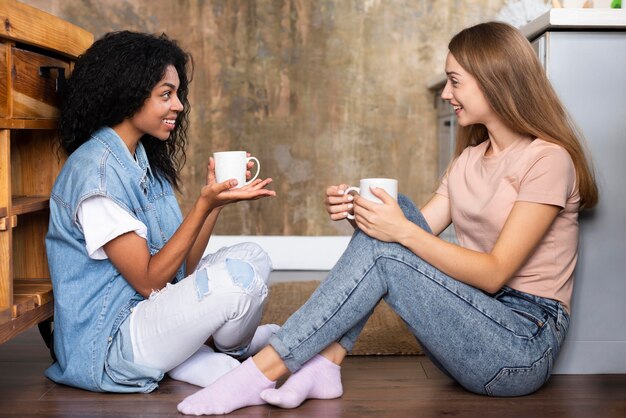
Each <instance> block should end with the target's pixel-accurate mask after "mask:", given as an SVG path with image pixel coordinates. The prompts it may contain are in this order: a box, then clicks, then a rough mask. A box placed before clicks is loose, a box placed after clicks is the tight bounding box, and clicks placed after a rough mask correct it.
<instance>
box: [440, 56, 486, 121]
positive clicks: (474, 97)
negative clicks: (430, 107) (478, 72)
mask: <svg viewBox="0 0 626 418" xmlns="http://www.w3.org/2000/svg"><path fill="white" fill-rule="evenodd" d="M446 75H447V82H446V85H445V87H444V89H443V91H442V92H441V98H442V99H443V100H447V101H449V102H450V104H451V105H452V106H453V107H454V113H455V114H456V117H457V121H458V123H459V125H461V126H468V125H473V124H477V123H480V124H483V125H487V124H488V123H489V121H490V120H491V119H492V118H493V117H494V112H493V110H492V109H491V106H490V105H489V102H487V99H486V98H485V95H484V94H483V92H482V90H481V89H480V86H479V85H478V82H477V80H476V79H475V78H474V77H473V76H472V75H471V74H470V73H468V72H467V71H466V70H465V69H464V68H463V67H461V65H460V64H459V63H458V62H457V60H456V59H455V58H454V56H453V55H452V54H451V53H448V57H447V58H446Z"/></svg>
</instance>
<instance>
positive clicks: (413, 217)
mask: <svg viewBox="0 0 626 418" xmlns="http://www.w3.org/2000/svg"><path fill="white" fill-rule="evenodd" d="M398 205H399V206H400V209H402V212H403V213H404V216H406V218H407V219H408V220H409V221H411V222H413V223H414V224H416V225H418V226H419V227H420V228H422V229H424V230H426V231H428V232H431V230H430V226H429V225H428V223H427V222H426V219H424V215H422V213H421V212H420V210H419V209H418V208H417V206H416V205H415V203H413V201H412V200H411V199H409V198H408V197H407V196H406V195H403V194H398Z"/></svg>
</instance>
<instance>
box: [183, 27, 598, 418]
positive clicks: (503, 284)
mask: <svg viewBox="0 0 626 418" xmlns="http://www.w3.org/2000/svg"><path fill="white" fill-rule="evenodd" d="M445 71H446V74H447V83H446V86H445V88H444V90H443V93H442V98H443V99H445V100H447V101H449V102H450V104H451V105H452V106H453V107H454V110H455V113H456V117H457V120H458V124H459V126H460V132H459V137H458V143H457V157H456V158H455V160H454V161H453V162H452V164H451V165H450V167H449V169H448V170H447V172H446V174H445V176H444V178H443V179H442V181H441V184H440V185H439V187H438V189H437V191H436V193H435V195H434V196H433V197H432V198H431V199H430V200H429V201H428V202H427V203H426V204H425V205H424V206H423V207H422V208H421V210H418V209H417V208H416V207H415V205H414V204H413V203H412V202H411V201H409V200H408V199H407V198H406V197H404V196H400V198H399V199H398V202H396V201H395V200H393V199H392V198H390V196H388V195H387V194H386V193H385V192H384V191H383V190H380V189H372V193H373V194H374V195H376V196H378V197H379V198H380V199H381V200H382V201H383V202H384V204H382V205H381V204H375V203H371V202H368V201H367V200H365V199H363V198H359V197H356V198H354V200H352V198H351V196H348V195H346V194H345V193H344V190H345V188H346V187H345V185H339V186H331V187H329V188H328V189H327V192H326V193H327V198H326V208H327V210H328V213H329V214H330V217H331V219H333V220H336V221H339V220H343V219H345V218H346V216H347V214H348V212H349V211H350V210H353V212H354V215H355V226H356V228H357V229H356V232H355V233H354V236H353V238H352V240H351V242H350V245H349V246H348V248H347V250H346V252H345V253H344V254H343V256H342V257H341V259H340V260H339V262H338V263H337V265H336V266H335V267H334V268H333V269H332V270H331V272H330V274H329V276H328V278H327V280H325V281H324V282H323V283H322V284H321V286H320V287H319V288H318V289H317V291H316V292H315V293H314V294H313V295H312V297H311V298H310V299H309V301H307V302H306V304H305V305H304V306H302V307H301V308H300V309H299V310H298V311H297V312H296V313H295V314H294V315H292V317H291V318H290V319H289V320H288V321H287V322H286V323H285V324H284V325H283V327H282V328H281V329H280V330H279V331H278V332H277V333H276V335H275V336H274V337H272V338H271V339H270V346H268V347H266V348H264V349H263V350H261V351H260V352H259V353H258V354H257V355H255V356H254V357H252V358H251V359H249V360H247V361H246V362H244V363H243V364H242V365H241V366H239V367H237V368H235V369H234V370H233V371H231V372H230V373H228V374H226V375H224V376H223V377H222V378H220V379H219V380H218V381H216V382H215V383H214V384H213V385H211V386H208V387H207V388H205V389H203V390H201V391H199V392H198V393H196V394H194V395H192V396H190V397H188V398H187V399H185V400H184V401H183V402H182V403H181V404H180V405H179V406H178V409H179V411H181V412H183V413H187V414H195V415H199V414H216V413H227V412H230V411H232V410H234V409H237V408H241V407H244V406H247V405H258V404H263V403H265V402H268V403H271V404H274V405H277V406H280V407H285V408H293V407H296V406H298V405H299V404H300V403H301V402H303V401H304V400H305V399H307V398H318V399H320V398H321V399H325V398H326V399H329V398H335V397H339V396H341V394H342V392H343V390H342V385H341V379H340V364H341V362H342V360H343V358H344V357H345V355H346V354H347V352H349V351H350V349H351V348H352V346H353V345H354V342H355V340H356V338H357V336H358V335H359V333H360V332H361V329H362V328H363V326H364V324H365V322H366V321H367V318H368V317H369V315H370V314H371V312H372V310H373V309H374V307H375V306H376V305H377V304H378V302H379V301H380V300H381V299H384V300H385V301H386V302H387V303H388V304H389V305H390V306H391V307H392V308H393V309H394V310H395V311H396V312H397V313H398V314H399V315H400V316H401V317H402V319H404V321H405V322H406V323H407V324H408V325H409V328H410V330H411V331H412V332H413V333H414V334H415V336H416V337H417V338H418V339H419V341H420V342H421V343H422V345H423V347H424V349H425V350H426V351H427V354H428V355H429V356H430V357H431V358H432V360H433V362H434V363H435V364H437V365H438V366H439V367H440V368H441V369H442V370H443V371H444V372H446V373H447V374H448V375H449V376H451V377H452V378H453V379H454V380H455V381H457V382H458V383H459V384H460V385H461V386H463V387H464V388H465V389H467V390H469V391H471V392H475V393H478V394H484V395H490V396H520V395H526V394H529V393H531V392H534V391H536V390H537V389H539V388H540V387H541V386H542V385H543V384H544V383H545V382H546V381H547V380H548V378H549V377H550V373H551V371H552V366H553V364H554V361H555V360H556V358H557V356H558V354H559V350H560V348H561V344H562V342H563V339H564V338H565V335H566V333H567V329H568V326H569V317H570V316H569V314H570V310H571V306H570V301H571V295H572V286H573V283H574V277H573V271H574V267H575V265H576V259H577V242H578V212H579V211H580V210H581V209H583V208H591V207H593V206H594V205H595V204H596V202H597V200H598V193H597V188H596V184H595V180H594V176H593V173H592V170H591V169H590V167H589V165H588V163H587V160H586V158H585V155H584V152H583V149H582V146H581V143H580V141H579V138H578V137H577V135H576V133H575V132H574V130H573V129H572V127H571V125H570V123H569V121H568V118H567V116H566V112H565V110H564V108H563V106H562V105H561V103H560V102H559V100H558V98H557V96H556V94H555V92H554V90H553V89H552V87H551V85H550V83H549V81H548V80H547V78H546V76H545V73H544V71H543V68H542V67H541V65H540V64H539V62H538V60H537V58H536V56H535V54H534V52H533V50H532V48H531V46H530V44H529V43H528V41H527V40H526V39H525V38H524V36H523V35H522V34H521V33H520V32H519V31H518V30H517V29H515V28H513V27H511V26H509V25H506V24H503V23H495V22H491V23H484V24H479V25H476V26H474V27H471V28H468V29H465V30H463V31H461V32H460V33H459V34H457V35H456V36H454V38H453V39H452V40H451V42H450V44H449V54H448V57H447V59H446V64H445ZM451 223H452V224H454V226H455V230H456V232H457V238H458V242H459V244H458V245H455V244H452V243H449V242H446V241H444V240H442V239H440V238H438V235H439V234H440V233H441V232H442V231H443V230H444V229H445V228H446V227H447V226H448V225H450V224H451ZM288 372H291V373H292V375H291V376H290V377H289V379H288V380H287V381H286V382H285V384H284V385H283V386H281V387H280V388H278V389H275V382H276V380H277V379H279V378H280V377H281V376H283V375H285V374H287V373H288Z"/></svg>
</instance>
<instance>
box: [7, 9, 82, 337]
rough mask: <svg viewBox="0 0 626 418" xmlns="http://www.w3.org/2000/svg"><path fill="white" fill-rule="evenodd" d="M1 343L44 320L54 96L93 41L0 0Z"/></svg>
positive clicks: (54, 166)
mask: <svg viewBox="0 0 626 418" xmlns="http://www.w3.org/2000/svg"><path fill="white" fill-rule="evenodd" d="M0 21H1V22H2V25H0V344H1V343H3V342H5V341H7V340H9V339H10V338H12V337H13V336H15V335H17V334H19V333H20V332H21V331H23V330H25V329H26V328H28V327H30V326H32V325H35V324H38V323H39V322H41V321H44V320H46V319H48V318H50V317H51V316H52V314H53V295H52V285H51V283H50V274H49V272H48V263H47V259H46V250H45V243H44V238H45V234H46V231H47V229H48V216H49V213H48V201H49V196H50V190H51V188H52V185H53V183H54V180H55V178H56V176H57V174H58V172H59V169H60V168H61V165H62V164H63V161H62V159H61V158H60V157H59V155H60V154H59V153H57V150H56V148H55V146H56V140H55V138H56V136H57V135H58V131H57V129H56V128H57V118H58V114H59V110H58V105H59V91H60V89H62V87H63V85H64V81H65V77H66V76H67V75H68V74H69V73H70V71H71V69H72V65H73V62H74V60H75V59H76V57H77V56H78V55H79V54H81V53H82V52H83V51H84V50H85V49H87V48H88V47H89V45H91V43H92V42H93V35H92V34H91V33H89V32H87V31H85V30H83V29H81V28H79V27H77V26H74V25H72V24H70V23H68V22H66V21H64V20H62V19H59V18H57V17H55V16H52V15H50V14H47V13H44V12H42V11H40V10H38V9H35V8H33V7H30V6H27V5H24V4H22V3H19V2H17V1H14V0H0Z"/></svg>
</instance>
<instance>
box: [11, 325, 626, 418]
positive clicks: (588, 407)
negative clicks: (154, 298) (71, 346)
mask: <svg viewBox="0 0 626 418" xmlns="http://www.w3.org/2000/svg"><path fill="white" fill-rule="evenodd" d="M49 364H50V361H49V356H48V353H47V350H46V348H45V346H44V345H43V342H41V340H40V337H39V335H38V333H37V330H36V328H34V329H31V330H28V331H26V332H25V333H24V334H22V335H20V336H18V337H17V338H15V339H13V340H11V341H9V342H7V343H5V344H4V345H1V346H0V417H20V418H23V417H35V416H38V417H81V418H83V417H118V418H119V417H157V416H158V417H171V416H178V413H177V411H176V404H177V403H178V402H179V401H180V400H181V399H183V398H184V397H185V396H187V395H190V394H192V393H194V392H195V391H196V390H197V389H198V388H197V387H195V386H192V385H188V384H185V383H181V382H176V381H173V380H170V379H168V378H166V379H165V380H164V381H163V382H162V383H161V385H160V387H159V389H157V390H156V391H154V392H153V393H150V394H134V395H118V394H99V393H90V392H86V391H82V390H78V389H73V388H69V387H66V386H62V385H57V384H55V383H53V382H51V381H49V380H47V379H46V378H45V377H44V376H43V374H42V373H43V371H44V370H45V368H46V367H47V366H48V365H49ZM342 373H343V384H344V395H343V397H342V398H340V399H336V400H331V401H307V402H305V403H304V404H303V405H302V406H300V407H299V408H297V409H294V410H281V409H278V408H274V407H270V406H257V407H250V408H244V409H241V410H238V411H235V412H234V413H233V414H231V416H235V417H282V418H286V417H324V418H335V417H370V416H371V417H374V416H376V417H441V416H452V417H474V416H475V417H581V418H596V417H616V418H617V417H626V375H557V376H553V377H552V379H551V380H550V382H549V383H548V384H547V385H546V386H545V387H544V388H543V389H541V390H540V391H539V392H537V393H535V394H533V395H530V396H526V397H522V398H502V399H496V398H488V397H484V396H478V395H473V394H471V393H468V392H466V391H465V390H463V389H462V388H460V387H459V386H458V385H456V384H455V383H454V382H452V381H451V380H450V379H448V378H447V377H446V376H444V375H443V374H442V373H441V372H439V371H438V370H437V369H436V368H435V367H434V366H433V364H432V363H431V362H430V361H428V360H427V359H426V358H425V357H422V356H412V357H388V356H367V357H349V358H348V359H347V360H346V362H345V364H344V366H343V370H342Z"/></svg>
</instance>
